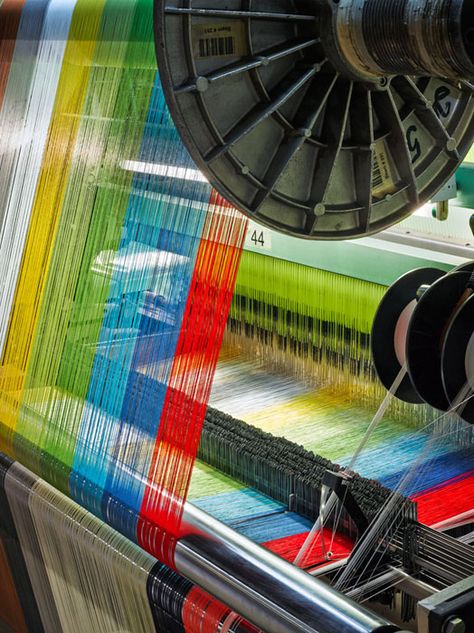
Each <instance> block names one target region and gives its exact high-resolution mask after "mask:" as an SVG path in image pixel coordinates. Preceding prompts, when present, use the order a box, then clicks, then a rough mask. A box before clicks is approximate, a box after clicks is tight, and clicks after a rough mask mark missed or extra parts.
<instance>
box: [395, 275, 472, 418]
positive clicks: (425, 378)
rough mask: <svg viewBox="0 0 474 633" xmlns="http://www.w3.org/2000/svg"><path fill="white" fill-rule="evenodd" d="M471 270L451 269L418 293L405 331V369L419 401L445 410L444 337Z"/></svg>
mask: <svg viewBox="0 0 474 633" xmlns="http://www.w3.org/2000/svg"><path fill="white" fill-rule="evenodd" d="M470 277H471V274H470V273H469V272H454V273H450V274H448V275H445V276H443V277H441V279H438V280H437V281H435V282H434V283H433V284H432V285H431V286H430V287H429V288H428V289H427V290H426V291H425V292H424V293H423V295H422V296H421V297H420V299H419V301H418V304H417V306H416V309H415V311H414V313H413V315H412V318H411V320H410V324H409V327H408V333H407V345H406V358H407V364H408V373H409V375H410V379H411V382H412V384H413V386H414V387H415V389H416V391H417V393H418V396H419V397H420V398H421V400H422V401H424V402H426V403H427V404H430V405H431V406H433V407H435V408H436V409H439V410H440V411H448V410H449V409H450V408H451V402H450V400H449V398H448V397H447V395H446V392H445V390H444V384H443V371H442V366H441V365H442V364H441V354H442V350H443V343H444V338H445V335H446V332H447V329H448V327H449V322H450V319H451V317H452V316H453V312H454V311H455V309H456V306H457V304H458V303H459V301H460V299H461V298H462V295H463V294H464V292H465V291H466V287H467V284H468V282H469V279H470Z"/></svg>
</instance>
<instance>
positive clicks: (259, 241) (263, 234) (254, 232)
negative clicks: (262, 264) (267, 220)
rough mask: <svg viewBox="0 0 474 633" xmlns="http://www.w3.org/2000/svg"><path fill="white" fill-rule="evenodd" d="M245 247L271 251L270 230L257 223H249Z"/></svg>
mask: <svg viewBox="0 0 474 633" xmlns="http://www.w3.org/2000/svg"><path fill="white" fill-rule="evenodd" d="M245 247H246V248H249V249H251V250H261V251H271V250H272V234H271V231H270V230H269V229H265V228H263V227H262V226H260V224H257V223H256V222H252V221H250V222H249V226H248V229H247V237H246V238H245Z"/></svg>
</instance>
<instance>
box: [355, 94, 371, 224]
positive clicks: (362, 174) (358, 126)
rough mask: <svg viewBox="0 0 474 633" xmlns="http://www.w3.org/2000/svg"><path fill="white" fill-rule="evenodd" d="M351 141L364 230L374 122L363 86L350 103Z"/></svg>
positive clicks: (368, 193) (367, 218) (369, 209)
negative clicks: (355, 146) (355, 148)
mask: <svg viewBox="0 0 474 633" xmlns="http://www.w3.org/2000/svg"><path fill="white" fill-rule="evenodd" d="M350 116H351V131H352V142H353V143H355V144H356V145H357V146H358V147H357V150H356V152H355V155H354V169H355V181H356V188H357V200H358V202H359V204H360V206H361V209H362V210H361V211H360V212H359V224H360V228H361V231H363V232H366V231H367V230H368V227H369V225H370V216H371V213H372V183H373V180H374V170H373V165H374V147H373V146H374V124H373V116H372V101H371V98H370V92H369V91H368V90H366V89H365V88H362V89H358V90H357V91H355V93H354V98H353V100H352V105H351V113H350Z"/></svg>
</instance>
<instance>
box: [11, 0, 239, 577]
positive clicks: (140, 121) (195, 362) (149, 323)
mask: <svg viewBox="0 0 474 633" xmlns="http://www.w3.org/2000/svg"><path fill="white" fill-rule="evenodd" d="M7 5H11V3H9V2H7ZM4 8H5V4H3V5H2V10H3V9H4ZM11 8H12V7H10V9H11ZM13 9H14V11H13V13H14V14H15V15H16V16H18V15H19V14H20V12H21V17H20V18H19V19H16V18H15V19H16V22H15V20H14V19H13V18H12V19H11V24H10V26H9V27H8V28H9V30H8V33H10V34H11V33H13V31H14V30H15V28H17V38H16V43H15V48H14V50H13V52H12V51H11V47H9V46H4V47H2V49H1V53H2V58H1V59H0V63H1V64H2V66H1V68H2V73H5V72H6V70H8V79H7V80H6V81H4V82H3V84H1V85H5V89H4V95H3V105H2V109H1V112H0V125H1V126H2V128H1V129H2V130H3V129H5V130H6V131H7V134H5V135H3V134H2V136H1V141H0V142H1V144H2V154H1V155H2V161H3V164H2V166H1V169H0V172H1V174H2V176H1V179H2V181H1V184H2V186H1V187H0V191H1V193H0V223H1V225H0V229H1V230H0V262H1V264H0V274H1V275H2V281H3V278H5V279H6V283H5V284H3V285H2V289H1V292H2V297H1V304H0V305H1V309H0V354H1V364H0V444H1V447H3V450H5V451H6V452H7V453H8V454H10V455H11V456H13V457H15V458H18V459H20V460H21V461H22V462H23V463H24V464H25V465H27V466H28V467H30V468H31V469H32V470H33V471H34V472H35V473H37V474H39V475H41V476H42V477H44V478H45V479H47V480H48V481H49V482H51V483H52V484H54V486H56V487H57V488H58V489H59V490H61V491H63V492H65V493H67V494H69V495H70V496H72V497H73V498H74V499H75V500H77V501H79V502H80V503H81V504H82V505H83V506H84V507H86V508H87V509H89V510H91V511H92V512H94V513H95V514H96V515H97V516H98V517H101V518H103V519H104V520H105V521H107V522H108V523H109V524H110V525H112V526H114V527H115V528H117V529H118V530H119V531H121V532H122V533H123V534H126V535H127V536H129V537H130V538H131V539H133V540H135V541H137V542H139V543H140V544H141V545H142V546H143V547H145V548H147V549H148V550H149V551H150V552H151V553H153V554H155V555H158V556H159V557H160V559H161V560H162V561H165V562H168V564H169V565H172V562H173V551H174V543H175V541H176V538H177V537H178V536H179V526H180V519H181V513H182V503H183V501H184V499H185V497H186V494H187V489H188V486H189V480H190V477H191V470H192V466H193V463H194V459H195V455H196V451H197V447H198V443H199V437H200V432H201V427H202V423H203V419H204V414H205V409H206V404H207V400H208V396H209V392H210V385H211V380H212V375H213V372H214V368H215V365H216V362H217V357H218V352H219V349H220V344H221V339H222V336H223V332H224V328H225V323H226V318H227V313H228V310H229V305H230V301H231V297H232V292H233V287H234V282H235V277H236V274H237V268H238V263H239V260H240V254H241V249H242V243H243V238H244V235H245V230H246V223H245V221H244V220H243V219H242V217H241V216H240V214H239V213H238V212H236V211H235V210H234V209H232V208H231V207H229V205H228V204H227V203H225V202H224V201H223V200H222V199H221V198H220V197H219V196H217V195H216V194H214V193H212V191H211V188H210V186H209V185H208V183H207V182H206V181H205V180H204V179H203V178H202V176H201V175H200V174H199V172H197V171H196V170H195V169H194V166H193V164H192V163H191V160H190V158H189V157H188V155H187V153H186V151H185V150H184V148H183V146H182V144H181V142H180V140H179V137H178V134H177V132H176V130H175V129H174V126H173V124H172V122H171V118H170V115H169V113H168V110H167V108H166V104H165V101H164V96H163V92H162V89H161V84H160V81H159V77H158V74H157V70H156V59H155V49H154V38H153V32H152V23H153V19H152V10H153V2H152V0H126V1H125V2H121V1H117V0H101V1H100V2H97V1H96V0H94V1H93V0H77V1H76V0H66V2H64V1H62V0H51V1H50V2H47V1H46V0H45V1H42V0H26V2H25V4H24V6H23V7H22V6H21V4H17V5H15V6H14V7H13ZM15 25H17V26H15ZM2 28H3V27H2ZM5 28H6V27H5ZM2 77H3V75H2ZM23 141H24V142H23ZM178 168H179V169H178Z"/></svg>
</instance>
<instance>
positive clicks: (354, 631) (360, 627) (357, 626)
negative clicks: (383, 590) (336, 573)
mask: <svg viewBox="0 0 474 633" xmlns="http://www.w3.org/2000/svg"><path fill="white" fill-rule="evenodd" d="M183 534H184V536H183V538H182V539H181V540H180V541H178V543H177V545H176V552H175V565H176V569H177V570H178V572H180V573H181V574H183V575H184V576H186V577H187V578H188V579H189V580H191V581H193V582H195V583H196V584H198V585H199V586H200V587H202V588H203V589H204V590H206V591H208V592H209V593H210V594H211V595H213V596H215V597H216V598H217V599H218V600H221V601H222V602H224V603H225V604H227V605H228V606H229V607H231V608H232V609H234V610H235V611H237V612H238V613H239V614H240V615H242V616H243V617H244V618H246V619H247V620H249V621H250V622H252V623H253V624H255V625H256V626H258V627H260V628H261V629H263V630H264V631H265V632H266V633H303V632H304V633H311V632H313V633H316V632H317V633H389V632H391V631H399V630H400V629H398V628H397V627H396V626H394V625H393V624H391V623H390V622H389V621H388V620H385V619H384V618H382V617H380V616H378V615H376V614H374V613H372V612H371V611H369V610H368V609H365V608H364V607H361V606H360V605H358V604H356V603H355V602H353V601H352V600H350V599H348V598H347V597H346V596H344V595H342V594H340V593H338V592H337V591H335V590H334V589H332V588H331V587H328V586H327V585H325V584H324V583H322V582H321V581H319V580H317V579H316V578H312V577H311V576H310V575H309V574H307V573H306V572H304V571H303V570H301V569H299V568H297V567H294V566H293V565H291V564H290V563H287V562H286V561H284V560H282V559H281V558H279V557H277V556H275V555H274V554H272V553H271V552H269V551H268V550H265V549H263V548H262V547H260V546H259V545H256V544H255V543H253V542H252V541H250V540H249V539H247V538H245V537H244V536H241V535H240V534H238V533H237V532H235V531H234V530H232V529H231V528H229V527H227V526H225V525H224V524H222V523H221V522H220V521H217V520H216V519H214V518H213V517H211V516H210V515H208V514H207V513H205V512H203V511H202V510H200V509H198V508H196V507H195V506H193V505H191V504H186V505H185V510H184V515H183Z"/></svg>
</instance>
